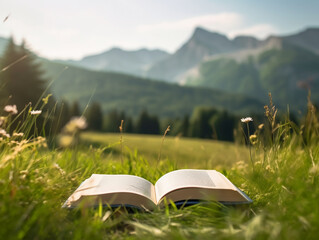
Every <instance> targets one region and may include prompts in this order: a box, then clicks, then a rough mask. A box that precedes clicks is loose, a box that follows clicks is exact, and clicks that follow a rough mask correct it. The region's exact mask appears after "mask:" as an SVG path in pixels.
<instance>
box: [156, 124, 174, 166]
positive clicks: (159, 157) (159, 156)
mask: <svg viewBox="0 0 319 240" xmlns="http://www.w3.org/2000/svg"><path fill="white" fill-rule="evenodd" d="M170 130H171V129H170V125H168V126H167V128H166V130H165V132H164V135H163V137H162V143H161V147H160V151H159V154H158V159H157V164H156V167H157V165H158V163H159V161H160V160H161V155H162V148H163V144H164V139H165V136H166V135H167V133H168V132H169V131H170Z"/></svg>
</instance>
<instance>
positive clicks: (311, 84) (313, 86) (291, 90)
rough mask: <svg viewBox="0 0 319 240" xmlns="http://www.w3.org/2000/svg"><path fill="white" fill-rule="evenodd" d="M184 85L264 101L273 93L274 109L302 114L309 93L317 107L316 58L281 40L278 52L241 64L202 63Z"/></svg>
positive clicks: (318, 62) (318, 73)
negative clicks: (275, 106) (207, 88)
mask: <svg viewBox="0 0 319 240" xmlns="http://www.w3.org/2000/svg"><path fill="white" fill-rule="evenodd" d="M186 84H187V85H192V86H201V87H210V88H212V89H219V90H222V91H227V92H232V93H241V94H245V95H249V96H252V97H255V98H257V99H259V100H260V101H263V102H264V101H266V99H267V95H268V92H271V93H272V96H273V99H274V101H275V103H276V105H277V106H280V107H282V108H286V107H287V105H289V106H290V109H291V110H292V111H295V112H296V111H299V110H301V111H303V110H305V108H306V106H307V95H308V90H311V93H312V94H311V96H312V100H313V101H314V102H316V103H319V56H318V55H317V54H315V53H313V52H311V51H308V50H306V49H304V48H302V47H298V46H296V45H293V44H292V43H291V42H288V41H286V39H281V45H280V47H277V48H272V49H268V50H265V51H264V52H261V53H259V54H257V55H254V56H253V57H250V58H248V59H246V60H244V61H236V60H235V59H232V58H219V59H214V60H210V61H204V62H202V63H201V64H200V65H199V67H198V69H197V74H196V75H194V74H193V75H191V74H190V75H189V76H188V79H187V81H186Z"/></svg>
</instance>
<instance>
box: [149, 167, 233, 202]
mask: <svg viewBox="0 0 319 240" xmlns="http://www.w3.org/2000/svg"><path fill="white" fill-rule="evenodd" d="M225 179H226V180H225ZM183 188H210V189H224V188H225V189H234V190H235V187H234V185H233V184H232V183H231V182H229V181H228V180H227V178H225V177H224V176H223V175H222V174H221V173H219V172H217V171H215V170H195V169H183V170H177V171H173V172H170V173H167V174H165V175H164V176H162V177H161V178H160V179H159V180H158V181H157V182H156V184H155V192H156V200H157V202H159V201H160V200H161V199H162V198H163V197H164V196H165V195H166V194H167V193H169V192H172V191H174V190H178V189H183Z"/></svg>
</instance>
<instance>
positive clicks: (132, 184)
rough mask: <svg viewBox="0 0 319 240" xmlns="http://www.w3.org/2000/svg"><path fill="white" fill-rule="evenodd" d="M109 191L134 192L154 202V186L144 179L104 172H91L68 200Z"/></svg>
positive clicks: (103, 193)
mask: <svg viewBox="0 0 319 240" xmlns="http://www.w3.org/2000/svg"><path fill="white" fill-rule="evenodd" d="M110 193H134V194H137V195H141V196H144V197H146V198H148V199H150V200H151V201H153V202H154V203H155V202H156V199H155V190H154V186H153V184H152V183H151V182H149V181H147V180H146V179H144V178H141V177H137V176H133V175H105V174H93V175H92V176H91V177H90V178H88V179H87V180H85V181H84V182H83V183H82V184H81V185H80V187H79V188H78V189H77V190H76V191H75V192H74V193H73V194H72V195H71V196H70V198H69V199H68V201H70V202H75V201H77V200H78V199H80V198H81V197H82V196H99V195H105V194H110Z"/></svg>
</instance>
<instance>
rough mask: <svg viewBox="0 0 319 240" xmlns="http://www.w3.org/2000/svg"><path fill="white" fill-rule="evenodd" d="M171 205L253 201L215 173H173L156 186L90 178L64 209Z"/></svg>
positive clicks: (132, 179)
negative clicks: (190, 202)
mask: <svg viewBox="0 0 319 240" xmlns="http://www.w3.org/2000/svg"><path fill="white" fill-rule="evenodd" d="M164 199H166V200H167V202H168V203H169V202H170V201H173V202H175V203H177V202H179V203H180V202H185V201H201V200H205V201H211V200H213V201H214V200H215V201H219V202H221V203H225V204H245V203H251V202H252V200H251V199H250V198H249V197H248V196H247V195H246V194H244V193H243V192H242V191H241V190H239V189H238V188H237V187H236V186H235V185H234V184H232V183H231V182H230V181H229V180H228V179H227V178H226V177H225V176H224V175H223V174H221V173H219V172H217V171H215V170H192V169H184V170H176V171H173V172H169V173H167V174H165V175H163V176H162V177H161V178H160V179H159V180H158V181H157V182H156V184H155V185H153V184H152V183H150V182H149V181H147V180H146V179H144V178H141V177H137V176H133V175H105V174H93V175H92V176H91V177H90V178H88V179H86V180H85V181H84V182H83V183H82V184H81V185H80V186H79V187H78V189H76V190H75V192H74V193H73V194H72V195H71V196H70V197H69V198H68V199H67V201H66V202H65V203H64V205H63V207H66V208H73V207H76V206H77V205H79V204H80V203H82V202H83V203H84V204H86V205H88V206H98V205H99V204H100V203H102V204H106V205H110V206H119V205H125V206H133V207H138V208H144V209H148V210H152V209H154V208H155V207H156V206H157V205H160V206H161V205H163V203H164Z"/></svg>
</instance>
